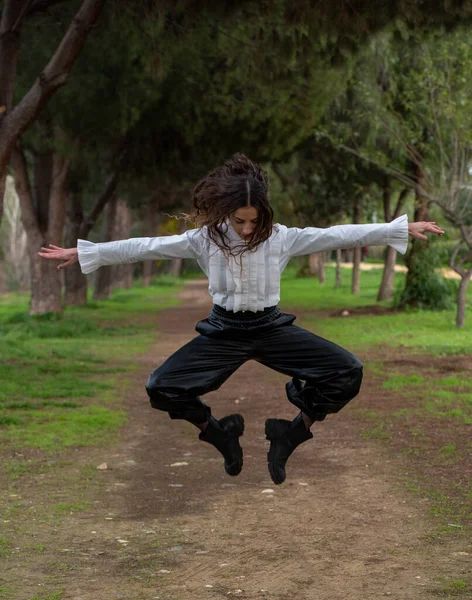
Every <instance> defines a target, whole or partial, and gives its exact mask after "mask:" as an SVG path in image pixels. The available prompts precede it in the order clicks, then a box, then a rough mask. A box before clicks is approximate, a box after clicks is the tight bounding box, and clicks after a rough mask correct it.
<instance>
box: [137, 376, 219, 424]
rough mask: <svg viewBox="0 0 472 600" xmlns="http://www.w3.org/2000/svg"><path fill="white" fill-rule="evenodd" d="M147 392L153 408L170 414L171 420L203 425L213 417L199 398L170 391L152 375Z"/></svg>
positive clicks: (147, 385) (147, 384)
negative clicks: (182, 420) (183, 420)
mask: <svg viewBox="0 0 472 600" xmlns="http://www.w3.org/2000/svg"><path fill="white" fill-rule="evenodd" d="M146 391H147V394H148V396H149V400H150V402H151V406H152V407H153V408H156V409H157V410H163V411H165V412H168V413H169V416H170V418H171V419H185V420H187V421H191V422H195V423H203V422H205V421H207V420H208V418H209V417H210V415H211V409H210V407H209V406H206V405H205V404H204V403H203V402H202V401H201V400H200V398H199V397H198V396H195V397H194V396H189V395H188V394H185V393H178V392H175V391H170V390H169V388H166V387H165V385H164V382H163V381H162V380H161V379H159V378H157V377H156V376H155V372H154V373H151V375H150V377H149V379H148V381H147V383H146Z"/></svg>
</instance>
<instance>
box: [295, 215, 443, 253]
mask: <svg viewBox="0 0 472 600" xmlns="http://www.w3.org/2000/svg"><path fill="white" fill-rule="evenodd" d="M424 233H434V234H436V235H442V234H443V233H444V231H442V229H440V228H439V227H438V226H437V225H436V224H435V223H428V222H425V221H422V222H418V223H410V224H408V217H407V216H406V215H402V216H401V217H398V219H395V220H394V221H392V222H391V223H378V224H372V225H335V226H334V227H328V228H326V229H318V228H316V227H306V228H305V229H298V228H296V227H292V228H290V229H288V230H287V241H286V245H287V252H288V255H289V256H303V255H305V254H312V253H315V252H325V251H329V250H337V249H346V248H357V247H361V246H383V245H388V246H392V248H394V249H395V250H397V251H398V252H400V253H401V254H405V252H406V250H407V247H408V235H411V236H412V237H415V238H417V239H420V240H426V239H427V237H426V236H425V235H424Z"/></svg>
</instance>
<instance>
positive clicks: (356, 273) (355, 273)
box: [351, 198, 362, 295]
mask: <svg viewBox="0 0 472 600" xmlns="http://www.w3.org/2000/svg"><path fill="white" fill-rule="evenodd" d="M360 221H361V201H360V199H359V198H356V200H355V203H354V212H353V219H352V222H353V223H354V224H356V225H357V224H359V223H360ZM361 256H362V248H354V253H353V257H352V286H351V293H352V294H354V295H357V294H359V292H360V289H361Z"/></svg>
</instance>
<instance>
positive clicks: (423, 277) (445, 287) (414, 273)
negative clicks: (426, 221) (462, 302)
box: [395, 244, 457, 310]
mask: <svg viewBox="0 0 472 600" xmlns="http://www.w3.org/2000/svg"><path fill="white" fill-rule="evenodd" d="M443 262H444V259H443V256H442V252H441V250H440V248H437V247H436V245H435V244H430V245H428V246H427V247H423V248H416V249H415V253H414V257H413V260H411V261H410V265H409V273H408V285H406V286H405V288H404V289H403V290H402V292H401V293H399V294H397V297H396V301H395V304H396V306H398V307H399V308H403V307H406V306H413V307H415V308H421V309H425V310H450V309H452V308H453V306H454V302H455V299H456V296H457V283H456V282H455V281H454V280H452V279H445V278H444V277H443V276H442V275H440V274H439V273H438V272H437V271H436V269H439V267H441V266H442V264H443Z"/></svg>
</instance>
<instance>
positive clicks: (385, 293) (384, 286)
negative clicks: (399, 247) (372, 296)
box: [377, 246, 397, 302]
mask: <svg viewBox="0 0 472 600" xmlns="http://www.w3.org/2000/svg"><path fill="white" fill-rule="evenodd" d="M396 262H397V251H396V250H395V248H392V247H391V246H387V251H386V253H385V264H384V268H383V273H382V281H381V283H380V288H379V293H378V294H377V301H378V302H380V301H381V300H390V299H391V298H392V296H393V286H394V283H395V263H396Z"/></svg>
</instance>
